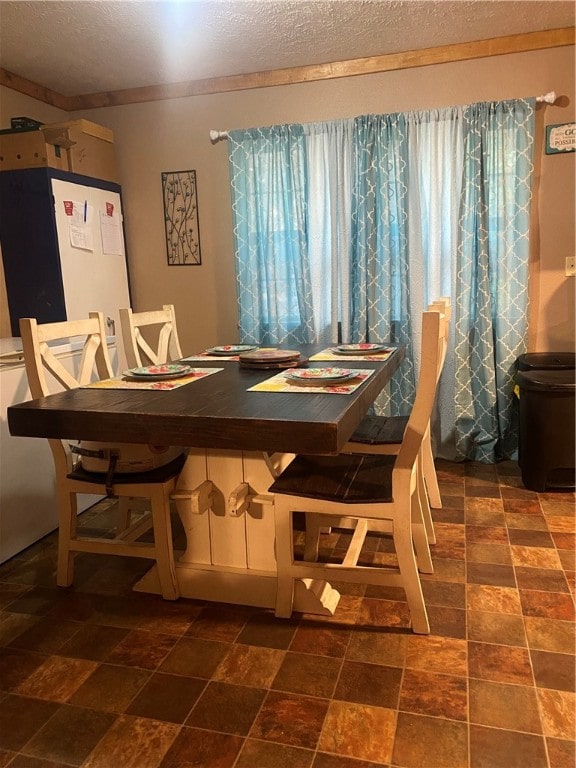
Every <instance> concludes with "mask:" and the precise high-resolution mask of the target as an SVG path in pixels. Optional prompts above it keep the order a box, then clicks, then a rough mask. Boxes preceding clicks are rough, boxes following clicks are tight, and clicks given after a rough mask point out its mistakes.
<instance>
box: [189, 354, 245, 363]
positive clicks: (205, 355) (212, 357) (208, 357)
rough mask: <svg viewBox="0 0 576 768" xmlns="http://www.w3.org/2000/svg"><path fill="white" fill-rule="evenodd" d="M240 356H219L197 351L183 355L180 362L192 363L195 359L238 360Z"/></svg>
mask: <svg viewBox="0 0 576 768" xmlns="http://www.w3.org/2000/svg"><path fill="white" fill-rule="evenodd" d="M239 359H240V358H239V357H238V355H222V356H221V357H220V356H218V355H209V354H207V353H206V352H199V353H198V354H197V355H190V356H189V357H183V358H182V360H181V362H182V363H193V362H194V361H195V360H196V361H197V362H198V361H199V360H236V362H238V360H239Z"/></svg>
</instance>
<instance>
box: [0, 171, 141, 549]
mask: <svg viewBox="0 0 576 768" xmlns="http://www.w3.org/2000/svg"><path fill="white" fill-rule="evenodd" d="M0 243H1V246H2V260H3V263H4V273H5V279H6V291H7V296H8V306H9V313H10V324H11V330H12V337H11V338H6V339H0V396H1V424H0V562H3V561H5V560H6V559H8V558H10V557H12V556H14V555H15V554H17V553H18V552H20V551H21V550H23V549H24V548H26V547H27V546H29V545H30V544H32V543H33V542H35V541H37V540H38V539H39V538H41V537H42V536H44V535H45V534H46V533H48V532H49V531H51V530H53V529H54V528H56V526H57V519H56V497H55V485H54V471H53V466H52V455H51V452H50V448H49V446H48V442H47V441H46V440H43V439H33V438H21V437H12V436H11V435H10V434H9V432H8V425H7V420H6V409H7V408H8V407H9V406H10V405H12V404H15V403H19V402H23V401H25V400H28V399H30V393H29V391H28V386H27V381H26V372H25V368H24V364H23V360H22V359H21V355H20V357H19V350H21V343H20V338H19V325H18V321H19V318H20V317H35V318H36V319H37V320H38V322H39V323H48V322H58V321H61V320H76V319H79V318H85V317H87V316H88V313H89V312H91V311H101V312H103V313H104V316H105V318H107V322H108V329H109V337H108V342H109V347H110V350H111V356H112V359H113V364H114V369H115V371H121V370H124V368H125V367H126V364H125V357H124V353H123V350H122V349H121V348H120V349H118V348H117V346H116V334H117V333H118V334H119V335H121V334H120V325H119V310H120V309H121V308H122V307H129V306H130V305H131V304H130V290H129V276H128V268H127V260H126V252H125V244H124V232H123V217H122V201H121V190H120V187H119V186H118V185H117V184H114V183H112V182H106V181H101V180H98V179H92V178H89V177H86V176H79V175H78V174H72V173H68V172H64V171H58V170H56V169H51V168H32V169H25V170H19V171H2V172H0ZM55 352H56V353H57V354H58V355H59V356H62V357H63V358H64V359H65V360H66V365H70V366H71V367H72V369H73V368H74V367H75V366H76V365H77V364H78V362H79V352H78V349H77V347H75V345H74V343H69V340H66V339H64V340H62V343H61V344H59V345H58V347H57V348H56V349H55ZM82 501H83V503H82V508H86V507H87V506H89V505H90V504H91V503H93V502H94V501H95V498H91V497H84V498H83V500H82Z"/></svg>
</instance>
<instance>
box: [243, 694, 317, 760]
mask: <svg viewBox="0 0 576 768" xmlns="http://www.w3.org/2000/svg"><path fill="white" fill-rule="evenodd" d="M328 704H329V702H328V700H327V699H313V698H310V697H308V696H296V695H294V694H291V693H279V692H277V691H270V693H269V694H268V695H267V697H266V699H265V701H264V704H263V705H262V708H261V709H260V712H259V713H258V715H257V717H256V720H255V721H254V724H253V725H252V729H251V731H250V736H251V737H252V738H254V739H264V740H265V741H278V742H280V743H282V744H290V745H292V746H294V747H303V748H305V749H315V747H316V744H317V742H318V737H319V735H320V731H321V730H322V724H323V722H324V718H325V716H326V712H327V711H328ZM286 723H290V727H289V728H287V727H286Z"/></svg>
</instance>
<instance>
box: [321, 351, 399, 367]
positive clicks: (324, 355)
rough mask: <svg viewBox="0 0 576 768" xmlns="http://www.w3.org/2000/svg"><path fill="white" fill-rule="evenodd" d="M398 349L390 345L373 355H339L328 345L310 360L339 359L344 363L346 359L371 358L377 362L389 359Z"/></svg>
mask: <svg viewBox="0 0 576 768" xmlns="http://www.w3.org/2000/svg"><path fill="white" fill-rule="evenodd" d="M395 351H396V347H388V348H387V349H386V351H385V352H379V353H378V354H376V353H375V354H373V355H339V354H338V353H337V352H334V347H328V348H327V349H323V350H322V352H317V353H316V354H315V355H312V356H311V357H310V360H330V361H333V360H338V362H339V363H341V364H342V365H344V364H345V363H346V360H350V361H354V362H356V361H358V360H370V361H373V362H376V361H378V360H380V362H382V360H387V359H388V358H389V357H390V355H391V354H392V352H395Z"/></svg>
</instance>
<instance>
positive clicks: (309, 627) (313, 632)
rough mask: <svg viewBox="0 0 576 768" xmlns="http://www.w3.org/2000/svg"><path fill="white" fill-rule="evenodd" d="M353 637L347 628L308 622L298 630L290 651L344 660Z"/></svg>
mask: <svg viewBox="0 0 576 768" xmlns="http://www.w3.org/2000/svg"><path fill="white" fill-rule="evenodd" d="M351 636H352V632H351V630H350V629H348V628H347V627H330V626H326V625H323V624H321V623H319V624H315V623H314V622H307V623H304V624H301V625H300V626H299V627H298V629H297V630H296V632H295V634H294V637H293V638H292V642H291V643H290V650H291V651H295V652H296V653H313V654H316V655H319V656H334V657H336V658H342V657H343V656H344V654H345V653H346V648H347V647H348V643H349V641H350V638H351Z"/></svg>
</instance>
